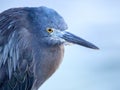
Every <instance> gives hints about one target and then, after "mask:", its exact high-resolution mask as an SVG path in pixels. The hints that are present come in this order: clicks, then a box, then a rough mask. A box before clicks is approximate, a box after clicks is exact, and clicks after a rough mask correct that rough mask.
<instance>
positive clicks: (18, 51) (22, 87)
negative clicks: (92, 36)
mask: <svg viewBox="0 0 120 90" xmlns="http://www.w3.org/2000/svg"><path fill="white" fill-rule="evenodd" d="M67 29H68V26H67V24H66V22H65V20H64V19H63V17H62V16H61V15H60V14H59V13H58V12H57V11H55V10H54V9H51V8H48V7H45V6H41V7H19V8H10V9H8V10H5V11H3V12H2V13H0V90H38V88H39V87H40V86H41V85H42V84H43V83H44V82H45V81H46V80H47V79H48V78H49V77H50V76H51V75H52V74H53V73H54V72H55V71H56V70H57V68H58V67H59V65H60V63H61V61H62V60H63V56H64V46H65V45H66V44H69V43H73V44H77V45H82V46H85V47H87V48H91V49H98V47H97V46H95V45H94V44H92V43H90V42H88V41H86V40H84V39H82V38H80V37H78V36H76V35H74V34H72V33H70V32H68V31H67Z"/></svg>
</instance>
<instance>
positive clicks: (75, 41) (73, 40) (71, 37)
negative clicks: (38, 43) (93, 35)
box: [61, 31, 99, 49]
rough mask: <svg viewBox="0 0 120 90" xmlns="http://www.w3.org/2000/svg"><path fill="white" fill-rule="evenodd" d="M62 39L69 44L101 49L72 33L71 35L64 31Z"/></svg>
mask: <svg viewBox="0 0 120 90" xmlns="http://www.w3.org/2000/svg"><path fill="white" fill-rule="evenodd" d="M61 38H63V39H64V40H65V41H67V42H69V43H73V44H78V45H82V46H84V47H87V48H91V49H99V48H98V47H97V46H95V45H94V44H92V43H90V42H88V41H86V40H84V39H82V38H80V37H78V36H76V35H74V34H72V33H69V32H67V31H63V33H62V37H61Z"/></svg>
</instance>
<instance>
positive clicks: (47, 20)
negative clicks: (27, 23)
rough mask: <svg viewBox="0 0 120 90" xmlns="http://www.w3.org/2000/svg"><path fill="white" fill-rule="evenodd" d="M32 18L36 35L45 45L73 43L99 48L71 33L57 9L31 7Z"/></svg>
mask: <svg viewBox="0 0 120 90" xmlns="http://www.w3.org/2000/svg"><path fill="white" fill-rule="evenodd" d="M29 10H30V12H32V13H31V14H30V18H31V22H32V25H33V26H34V31H35V33H36V35H38V36H39V40H40V41H42V43H44V44H45V45H49V46H54V45H63V44H66V43H73V44H77V45H82V46H85V47H88V48H92V49H98V47H96V46H95V45H94V44H92V43H90V42H88V41H86V40H84V39H82V38H80V37H78V36H76V35H74V34H72V33H70V32H67V31H66V30H67V29H68V27H67V24H66V22H65V21H64V19H63V18H62V16H60V15H59V14H58V13H57V12H56V11H55V10H53V9H50V8H47V7H39V8H32V9H29Z"/></svg>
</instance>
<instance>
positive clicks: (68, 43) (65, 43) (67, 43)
mask: <svg viewBox="0 0 120 90" xmlns="http://www.w3.org/2000/svg"><path fill="white" fill-rule="evenodd" d="M63 44H64V45H65V46H71V45H73V43H70V42H67V41H65V42H64V43H63Z"/></svg>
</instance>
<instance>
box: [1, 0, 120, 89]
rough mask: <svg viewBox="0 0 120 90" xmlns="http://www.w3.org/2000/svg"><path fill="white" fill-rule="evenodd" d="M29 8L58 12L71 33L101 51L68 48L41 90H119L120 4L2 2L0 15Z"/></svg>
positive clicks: (95, 0) (99, 0) (105, 0)
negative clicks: (8, 10)
mask: <svg viewBox="0 0 120 90" xmlns="http://www.w3.org/2000/svg"><path fill="white" fill-rule="evenodd" d="M28 6H29V7H38V6H47V7H50V8H53V9H55V10H56V11H58V12H59V13H60V14H61V15H62V16H63V17H64V19H65V21H66V22H67V24H68V26H69V29H68V30H69V31H70V32H72V33H74V34H76V35H78V36H80V37H82V38H84V39H86V40H88V41H90V42H92V43H94V44H95V45H97V46H98V47H99V48H100V50H91V49H88V48H84V47H81V46H77V45H72V46H66V47H65V56H64V60H63V62H62V64H61V66H60V67H59V69H58V70H57V71H56V73H55V74H54V75H53V76H52V77H51V78H50V79H48V80H47V81H46V82H45V83H44V84H43V85H42V87H41V88H40V90H120V0H74V1H73V0H59V1H58V0H0V12H2V11H4V10H6V9H8V8H13V7H28Z"/></svg>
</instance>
